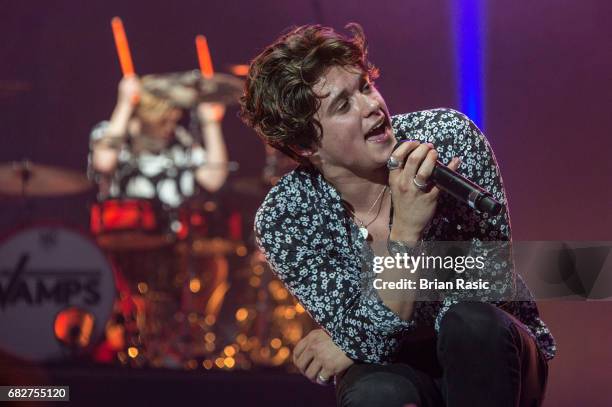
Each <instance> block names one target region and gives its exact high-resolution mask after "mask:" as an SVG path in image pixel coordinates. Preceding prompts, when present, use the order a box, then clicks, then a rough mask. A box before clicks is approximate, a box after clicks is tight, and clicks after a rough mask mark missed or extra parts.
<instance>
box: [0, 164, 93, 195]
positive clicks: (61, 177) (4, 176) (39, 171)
mask: <svg viewBox="0 0 612 407" xmlns="http://www.w3.org/2000/svg"><path fill="white" fill-rule="evenodd" d="M89 188H91V182H90V181H89V180H88V179H87V177H86V176H85V175H84V174H81V173H80V172H78V171H72V170H66V169H63V168H59V167H53V166H50V165H42V164H34V163H32V162H30V161H15V162H11V163H5V164H0V194H5V195H24V196H57V195H69V194H77V193H79V192H84V191H87V190H88V189H89Z"/></svg>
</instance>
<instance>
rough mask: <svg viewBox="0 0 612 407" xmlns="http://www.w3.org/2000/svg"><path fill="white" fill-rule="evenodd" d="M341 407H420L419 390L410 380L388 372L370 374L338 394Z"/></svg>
mask: <svg viewBox="0 0 612 407" xmlns="http://www.w3.org/2000/svg"><path fill="white" fill-rule="evenodd" d="M337 396H338V398H339V399H338V405H339V406H350V407H355V406H357V407H361V406H364V407H365V406H368V407H375V406H381V407H386V406H404V405H406V404H410V403H414V404H417V405H420V403H421V400H420V397H419V392H418V389H417V388H416V386H415V384H414V383H412V381H410V380H409V379H408V378H406V377H402V376H399V375H396V374H392V373H387V372H373V373H370V374H368V375H366V376H364V377H362V378H360V379H359V380H357V381H356V382H354V383H352V384H351V386H350V387H349V388H347V389H345V390H344V391H343V392H342V394H338V395H337Z"/></svg>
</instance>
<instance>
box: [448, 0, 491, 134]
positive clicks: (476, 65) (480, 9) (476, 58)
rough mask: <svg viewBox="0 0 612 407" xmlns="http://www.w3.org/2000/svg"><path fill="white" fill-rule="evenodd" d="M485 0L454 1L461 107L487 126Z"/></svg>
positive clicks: (458, 90) (456, 59)
mask: <svg viewBox="0 0 612 407" xmlns="http://www.w3.org/2000/svg"><path fill="white" fill-rule="evenodd" d="M484 1H485V0H452V14H453V28H454V36H455V52H456V55H455V61H456V62H455V63H456V74H457V92H458V96H459V97H458V99H459V109H460V110H461V111H462V112H463V113H465V114H466V115H468V116H469V117H470V119H472V120H473V121H474V123H476V125H478V127H480V128H484V91H483V89H484V86H483V82H484V68H483V65H484V64H483V59H484V58H483V57H484V55H483V54H484V38H483V33H484V27H483V25H484Z"/></svg>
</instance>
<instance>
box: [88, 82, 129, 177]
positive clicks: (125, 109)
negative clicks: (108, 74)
mask: <svg viewBox="0 0 612 407" xmlns="http://www.w3.org/2000/svg"><path fill="white" fill-rule="evenodd" d="M140 92H141V85H140V79H138V77H137V76H126V77H123V79H121V81H120V82H119V89H118V92H117V94H118V96H117V104H116V105H115V109H114V110H113V113H112V115H111V118H110V121H109V122H108V124H107V125H106V126H105V127H104V129H103V134H101V135H100V137H98V138H97V139H96V140H94V143H93V145H92V151H93V156H92V165H93V167H94V169H95V170H96V171H98V172H101V173H105V174H108V173H111V172H113V171H114V170H115V168H116V167H117V157H118V154H119V148H120V147H121V145H123V143H124V141H125V138H126V136H127V133H128V131H127V130H128V124H129V121H130V118H131V117H132V114H133V113H134V108H135V106H136V105H137V104H138V99H139V97H140Z"/></svg>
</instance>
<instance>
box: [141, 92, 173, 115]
mask: <svg viewBox="0 0 612 407" xmlns="http://www.w3.org/2000/svg"><path fill="white" fill-rule="evenodd" d="M175 109H176V107H175V106H174V105H173V104H172V103H170V102H169V101H168V100H166V99H162V98H159V97H157V96H155V95H153V94H152V93H150V92H147V91H146V90H143V91H142V92H141V94H140V101H139V102H138V106H137V107H136V115H137V116H138V117H140V118H141V119H142V120H145V121H148V122H156V121H158V120H160V119H162V118H163V117H165V116H167V115H168V114H170V113H171V112H173V111H175Z"/></svg>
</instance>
